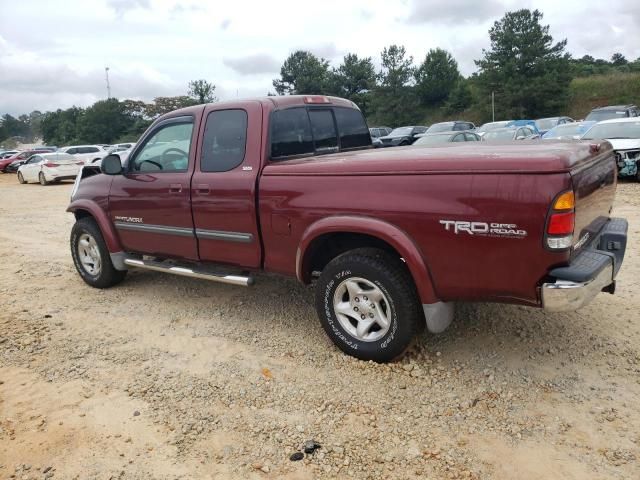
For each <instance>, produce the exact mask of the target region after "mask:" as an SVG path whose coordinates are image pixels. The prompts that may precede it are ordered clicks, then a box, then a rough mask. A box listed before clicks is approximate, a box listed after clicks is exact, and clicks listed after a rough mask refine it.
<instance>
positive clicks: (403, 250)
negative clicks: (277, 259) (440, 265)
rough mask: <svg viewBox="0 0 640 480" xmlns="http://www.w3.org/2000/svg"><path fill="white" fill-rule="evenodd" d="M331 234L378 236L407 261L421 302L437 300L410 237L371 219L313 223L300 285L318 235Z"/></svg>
mask: <svg viewBox="0 0 640 480" xmlns="http://www.w3.org/2000/svg"><path fill="white" fill-rule="evenodd" d="M328 233H359V234H365V235H370V236H372V237H376V238H378V239H379V240H382V241H384V242H386V243H388V244H389V245H391V246H392V247H393V248H394V249H395V250H396V252H397V253H398V254H399V255H400V256H401V257H402V258H403V259H404V261H405V262H406V264H407V267H408V268H409V271H410V272H411V276H412V277H413V281H414V283H415V285H416V290H417V291H418V295H419V297H420V300H421V302H422V303H423V304H426V303H435V302H437V301H438V298H437V297H436V294H435V291H434V288H433V283H432V280H431V273H430V272H429V269H428V268H427V265H426V263H425V261H424V258H423V256H422V254H421V253H420V251H419V249H418V247H417V246H416V245H415V243H414V242H413V241H412V240H411V238H409V236H408V235H407V234H406V233H405V232H404V231H402V230H401V229H399V228H398V227H396V226H395V225H392V224H391V223H387V222H385V221H382V220H378V219H375V218H368V217H352V216H335V217H326V218H323V219H321V220H318V221H317V222H315V223H313V224H311V225H310V226H309V227H308V228H307V229H306V230H305V232H304V233H303V234H302V238H301V239H300V244H299V246H298V252H297V255H296V275H297V277H298V280H300V281H301V282H302V281H304V278H303V277H304V273H303V272H305V271H306V269H307V267H308V262H309V261H310V258H309V256H310V255H308V252H309V247H310V245H311V243H312V242H313V241H314V240H315V239H316V238H318V237H319V236H321V235H325V234H328Z"/></svg>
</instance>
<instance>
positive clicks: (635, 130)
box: [582, 120, 640, 140]
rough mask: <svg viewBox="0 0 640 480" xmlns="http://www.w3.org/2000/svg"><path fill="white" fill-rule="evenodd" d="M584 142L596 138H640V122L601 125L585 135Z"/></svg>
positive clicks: (595, 126)
mask: <svg viewBox="0 0 640 480" xmlns="http://www.w3.org/2000/svg"><path fill="white" fill-rule="evenodd" d="M582 138H583V139H584V140H591V139H594V138H605V139H613V138H640V120H638V121H637V122H615V123H600V124H598V125H594V126H593V128H591V130H589V131H588V132H587V133H585V134H584V136H583V137H582Z"/></svg>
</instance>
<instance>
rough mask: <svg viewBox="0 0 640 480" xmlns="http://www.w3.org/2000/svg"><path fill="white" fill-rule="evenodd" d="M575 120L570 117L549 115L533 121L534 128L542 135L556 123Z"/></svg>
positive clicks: (562, 123)
mask: <svg viewBox="0 0 640 480" xmlns="http://www.w3.org/2000/svg"><path fill="white" fill-rule="evenodd" d="M574 121H575V120H574V119H573V118H571V117H549V118H539V119H538V120H536V121H535V124H536V128H537V129H538V133H539V134H540V135H544V134H545V133H547V132H548V131H549V130H551V129H552V128H554V127H557V126H558V125H564V124H565V123H573V122H574Z"/></svg>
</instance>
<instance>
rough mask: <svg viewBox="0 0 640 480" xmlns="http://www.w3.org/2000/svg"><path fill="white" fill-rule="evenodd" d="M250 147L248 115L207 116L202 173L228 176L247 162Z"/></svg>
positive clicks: (230, 112)
mask: <svg viewBox="0 0 640 480" xmlns="http://www.w3.org/2000/svg"><path fill="white" fill-rule="evenodd" d="M246 145H247V112H245V111H244V110H239V109H234V110H217V111H213V112H211V113H209V115H207V124H206V126H205V129H204V137H203V140H202V157H201V159H200V170H201V171H203V172H227V171H229V170H232V169H234V168H236V167H237V166H238V165H240V164H241V163H242V161H243V160H244V153H245V149H246Z"/></svg>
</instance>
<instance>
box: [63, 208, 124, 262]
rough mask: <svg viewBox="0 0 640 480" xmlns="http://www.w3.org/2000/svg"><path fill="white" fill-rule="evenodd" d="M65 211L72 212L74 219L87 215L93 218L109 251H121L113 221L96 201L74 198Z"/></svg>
mask: <svg viewBox="0 0 640 480" xmlns="http://www.w3.org/2000/svg"><path fill="white" fill-rule="evenodd" d="M67 212H71V213H73V215H74V216H75V218H76V220H80V219H82V218H87V217H91V218H93V219H94V220H95V222H96V224H97V225H98V228H100V232H101V233H102V236H103V237H104V242H105V243H106V245H107V249H108V250H109V252H111V253H118V252H121V251H122V245H121V244H120V239H119V238H118V234H117V232H116V229H115V227H114V226H113V223H111V221H110V220H109V218H108V217H107V214H106V213H105V211H104V210H103V209H102V208H100V206H99V205H98V204H97V203H96V202H94V201H92V200H86V199H82V200H75V201H73V202H71V204H70V205H69V207H67Z"/></svg>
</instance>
